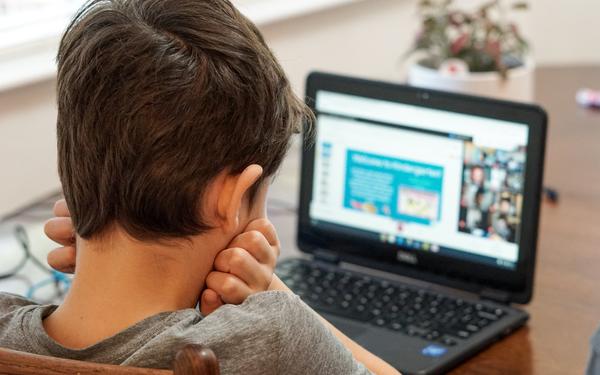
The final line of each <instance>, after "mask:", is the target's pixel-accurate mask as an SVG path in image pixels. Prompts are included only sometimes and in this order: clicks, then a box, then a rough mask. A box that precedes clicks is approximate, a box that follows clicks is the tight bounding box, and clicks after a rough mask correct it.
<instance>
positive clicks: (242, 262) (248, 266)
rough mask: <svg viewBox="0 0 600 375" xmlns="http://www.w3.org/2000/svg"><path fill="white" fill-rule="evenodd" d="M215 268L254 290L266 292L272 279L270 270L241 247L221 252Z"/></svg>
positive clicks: (216, 259)
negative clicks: (236, 278) (235, 277)
mask: <svg viewBox="0 0 600 375" xmlns="http://www.w3.org/2000/svg"><path fill="white" fill-rule="evenodd" d="M214 267H215V269H216V270H217V271H220V272H223V273H230V274H232V275H234V276H237V277H238V278H239V279H240V280H242V281H243V282H244V283H245V284H246V285H248V286H249V287H250V289H252V290H265V289H266V288H268V287H269V284H270V283H271V279H272V272H271V271H270V270H269V269H267V268H265V266H264V265H262V264H260V263H258V261H257V260H256V258H254V257H253V256H252V255H250V253H249V252H247V251H246V250H245V249H242V248H239V247H234V248H230V249H226V250H223V251H221V252H220V253H219V255H218V256H217V257H216V258H215V262H214Z"/></svg>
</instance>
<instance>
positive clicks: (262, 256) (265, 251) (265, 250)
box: [229, 230, 278, 267]
mask: <svg viewBox="0 0 600 375" xmlns="http://www.w3.org/2000/svg"><path fill="white" fill-rule="evenodd" d="M229 246H230V247H231V248H238V247H239V248H242V249H245V250H247V251H248V253H250V254H251V255H252V256H253V257H254V258H256V259H257V260H258V261H259V262H260V263H262V264H266V265H268V266H269V267H275V264H276V263H277V256H278V254H277V249H275V248H274V247H273V246H272V245H271V244H270V243H269V242H268V241H267V239H266V238H265V236H264V235H263V234H262V233H261V232H259V231H257V230H252V231H249V232H244V233H242V234H240V235H238V236H237V237H236V238H234V239H233V241H231V244H230V245H229Z"/></svg>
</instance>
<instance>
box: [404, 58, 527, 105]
mask: <svg viewBox="0 0 600 375" xmlns="http://www.w3.org/2000/svg"><path fill="white" fill-rule="evenodd" d="M534 73H535V66H534V64H533V62H531V61H527V62H526V63H525V64H524V65H523V66H520V67H518V68H515V69H511V70H509V72H508V78H507V79H506V80H503V79H502V77H500V75H499V74H498V73H497V72H485V73H468V72H467V73H465V74H458V75H451V74H448V73H442V72H440V71H438V70H435V69H431V68H427V67H425V66H422V65H420V64H418V63H416V62H415V63H413V64H412V65H411V67H410V69H409V72H408V83H409V84H410V85H411V86H417V87H425V88H430V89H435V90H442V91H453V92H459V93H464V94H470V95H479V96H488V97H494V98H498V99H504V100H513V101H521V102H533V95H534V93H533V90H534Z"/></svg>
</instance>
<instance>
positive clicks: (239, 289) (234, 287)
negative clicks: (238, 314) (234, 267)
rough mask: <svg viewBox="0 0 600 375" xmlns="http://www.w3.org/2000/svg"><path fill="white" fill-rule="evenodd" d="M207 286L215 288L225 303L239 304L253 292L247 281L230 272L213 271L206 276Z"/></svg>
mask: <svg viewBox="0 0 600 375" xmlns="http://www.w3.org/2000/svg"><path fill="white" fill-rule="evenodd" d="M206 286H207V287H208V288H210V289H212V290H214V291H215V292H216V293H217V294H218V295H219V296H220V297H221V299H222V300H223V302H225V303H230V304H234V305H239V304H241V303H242V302H244V301H245V300H246V298H247V297H248V296H249V295H250V294H252V290H251V289H250V287H249V286H248V285H246V283H244V282H243V281H242V280H240V279H238V278H237V277H236V276H234V275H232V274H230V273H224V272H218V271H213V272H211V273H209V274H208V276H207V277H206Z"/></svg>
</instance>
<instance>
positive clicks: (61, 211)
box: [53, 199, 71, 217]
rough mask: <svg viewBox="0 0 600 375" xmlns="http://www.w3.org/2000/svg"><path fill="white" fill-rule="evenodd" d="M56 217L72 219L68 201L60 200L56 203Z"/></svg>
mask: <svg viewBox="0 0 600 375" xmlns="http://www.w3.org/2000/svg"><path fill="white" fill-rule="evenodd" d="M53 212H54V216H58V217H70V216H71V213H70V212H69V207H68V206H67V201H65V200H64V199H60V200H58V201H56V203H54V209H53Z"/></svg>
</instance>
